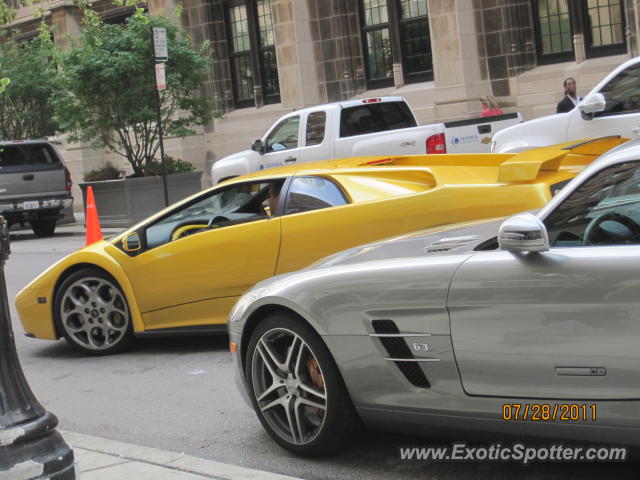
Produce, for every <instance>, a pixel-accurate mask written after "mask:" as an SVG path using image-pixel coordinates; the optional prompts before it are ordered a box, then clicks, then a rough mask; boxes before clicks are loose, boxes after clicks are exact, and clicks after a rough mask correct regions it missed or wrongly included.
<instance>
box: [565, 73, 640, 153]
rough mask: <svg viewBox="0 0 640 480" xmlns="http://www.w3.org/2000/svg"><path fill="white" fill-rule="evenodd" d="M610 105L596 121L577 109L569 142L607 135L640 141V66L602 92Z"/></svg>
mask: <svg viewBox="0 0 640 480" xmlns="http://www.w3.org/2000/svg"><path fill="white" fill-rule="evenodd" d="M599 93H601V94H602V95H604V98H605V99H606V101H607V103H606V106H605V109H604V111H603V112H599V113H596V114H595V115H594V117H593V118H592V119H590V118H588V117H587V118H583V116H582V114H581V112H580V110H579V109H578V108H574V109H573V110H572V111H571V112H570V113H569V114H568V115H570V120H569V126H568V129H567V137H566V140H567V141H571V140H577V139H580V138H587V137H602V136H604V135H622V136H623V137H630V138H633V137H637V136H639V134H640V64H635V65H631V66H629V67H628V68H626V69H625V70H623V71H621V72H620V73H618V75H616V76H615V77H613V78H612V79H611V80H609V81H608V82H607V83H606V84H605V85H604V87H602V88H601V89H600V90H599Z"/></svg>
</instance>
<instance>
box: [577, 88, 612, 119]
mask: <svg viewBox="0 0 640 480" xmlns="http://www.w3.org/2000/svg"><path fill="white" fill-rule="evenodd" d="M606 105H607V101H606V100H605V98H604V95H602V94H601V93H590V94H589V95H587V97H586V98H585V99H584V100H582V102H581V103H580V105H578V109H579V110H580V113H582V115H583V116H584V117H589V118H592V117H593V114H594V113H598V112H602V111H604V109H605V107H606Z"/></svg>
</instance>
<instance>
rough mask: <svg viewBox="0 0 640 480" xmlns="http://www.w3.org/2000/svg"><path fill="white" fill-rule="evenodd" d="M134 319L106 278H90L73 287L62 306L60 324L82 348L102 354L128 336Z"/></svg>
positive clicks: (117, 290) (63, 299)
mask: <svg viewBox="0 0 640 480" xmlns="http://www.w3.org/2000/svg"><path fill="white" fill-rule="evenodd" d="M129 322H130V316H129V310H128V308H127V302H126V301H125V299H124V296H123V295H122V293H121V292H120V289H118V288H117V287H116V286H115V285H114V284H113V283H111V282H110V281H109V280H106V279H104V278H98V277H88V278H83V279H81V280H78V281H76V282H74V283H72V284H71V285H69V286H68V287H67V289H66V291H65V292H64V294H63V296H62V301H61V303H60V324H61V326H62V328H63V329H64V330H65V332H66V333H67V336H68V337H69V338H71V339H72V340H73V341H74V342H76V343H77V344H78V345H79V346H80V347H82V348H85V349H88V350H94V351H101V350H107V349H109V348H112V347H114V346H115V345H117V344H118V343H119V342H120V341H121V340H122V339H123V338H125V336H126V335H127V330H128V328H129Z"/></svg>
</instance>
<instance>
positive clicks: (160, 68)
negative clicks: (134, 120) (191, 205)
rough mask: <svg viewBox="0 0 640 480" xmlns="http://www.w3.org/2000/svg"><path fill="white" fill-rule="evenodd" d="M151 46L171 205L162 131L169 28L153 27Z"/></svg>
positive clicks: (163, 166) (166, 194)
mask: <svg viewBox="0 0 640 480" xmlns="http://www.w3.org/2000/svg"><path fill="white" fill-rule="evenodd" d="M151 48H152V49H153V57H154V65H155V71H154V78H155V91H156V112H157V127H158V139H159V141H160V165H161V167H160V171H161V173H162V186H163V188H164V204H165V206H168V205H169V189H168V187H167V167H166V163H165V158H164V139H163V131H162V112H161V109H160V107H161V105H162V101H161V98H160V91H161V90H165V89H166V88H167V82H166V73H165V64H164V62H166V61H167V60H168V59H169V49H168V47H167V30H166V29H165V28H162V27H151Z"/></svg>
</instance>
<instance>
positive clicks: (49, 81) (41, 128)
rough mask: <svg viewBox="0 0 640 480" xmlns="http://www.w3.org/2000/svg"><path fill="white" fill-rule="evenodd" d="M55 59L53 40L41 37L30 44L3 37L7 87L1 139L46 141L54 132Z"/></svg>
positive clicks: (0, 101)
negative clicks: (43, 139) (40, 139)
mask: <svg viewBox="0 0 640 480" xmlns="http://www.w3.org/2000/svg"><path fill="white" fill-rule="evenodd" d="M3 36H4V35H2V36H0V37H3ZM2 40H4V41H2ZM54 56H55V55H54V52H53V44H52V43H51V41H50V40H47V39H43V38H41V37H40V36H39V37H36V38H34V39H33V40H30V41H27V42H17V41H16V40H15V37H13V36H10V37H9V38H8V39H3V38H0V58H2V63H1V64H0V79H2V80H0V86H3V87H4V89H3V93H4V94H3V95H1V96H0V138H3V139H26V138H44V137H47V136H49V135H53V134H54V133H55V130H56V124H55V122H54V121H53V107H52V105H51V97H52V96H53V94H54V92H55V91H56V82H57V78H58V71H57V69H56V64H55V60H54ZM9 79H10V81H9ZM3 83H4V85H3Z"/></svg>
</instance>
